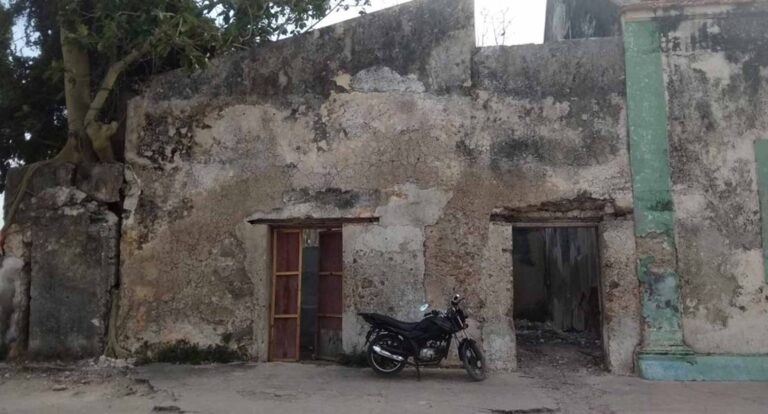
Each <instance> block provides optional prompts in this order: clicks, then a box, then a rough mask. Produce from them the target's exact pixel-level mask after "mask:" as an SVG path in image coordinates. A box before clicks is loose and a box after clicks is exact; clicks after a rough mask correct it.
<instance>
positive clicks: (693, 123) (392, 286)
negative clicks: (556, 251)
mask: <svg viewBox="0 0 768 414" xmlns="http://www.w3.org/2000/svg"><path fill="white" fill-rule="evenodd" d="M593 3H595V4H597V3H599V2H593ZM646 3H647V2H642V3H638V4H634V5H628V6H626V7H625V9H624V11H623V13H622V15H623V36H614V37H603V38H592V39H573V40H562V41H552V42H548V43H545V44H543V45H526V46H510V47H490V48H476V47H475V45H474V37H475V34H474V24H473V7H472V2H471V1H469V0H418V1H415V2H412V3H410V4H406V5H403V6H400V7H397V8H393V9H389V10H385V11H382V12H379V13H374V14H371V15H368V16H364V17H361V18H359V19H356V20H353V21H350V22H345V23H341V24H338V25H335V26H332V27H329V28H325V29H321V30H317V31H313V32H311V33H308V34H306V35H303V36H299V37H295V38H291V39H287V40H283V41H280V42H277V43H275V44H271V45H268V46H265V47H261V48H256V49H253V50H251V51H248V52H244V53H241V54H237V55H233V56H229V57H226V58H223V59H220V60H218V61H216V62H214V63H213V64H212V65H211V67H210V68H208V69H207V70H206V71H204V72H202V73H197V74H188V73H185V72H180V71H179V72H173V73H169V74H166V75H164V76H160V77H157V78H156V79H154V81H153V82H151V83H150V84H149V85H147V88H146V92H145V93H144V94H143V95H142V96H140V97H138V98H135V99H133V100H132V101H131V102H130V105H129V116H128V121H127V122H128V125H127V131H126V164H125V174H124V180H125V181H124V184H123V188H122V205H121V208H120V210H121V211H122V217H121V222H120V226H121V228H122V230H121V235H120V237H119V239H120V241H119V243H120V252H119V258H120V266H119V289H116V292H118V293H119V294H118V295H115V296H114V298H115V301H114V302H110V301H107V302H105V303H110V304H111V315H112V323H111V324H110V325H109V327H110V329H111V335H110V339H112V344H113V345H114V348H115V350H116V351H117V352H118V353H122V354H125V355H128V354H137V353H141V352H145V351H147V350H152V349H153V348H155V347H158V346H161V345H162V344H168V343H173V342H174V341H176V340H180V339H184V340H188V341H190V342H192V343H196V344H200V345H213V344H222V345H225V346H227V347H230V348H232V349H237V350H239V351H241V352H242V353H243V354H245V355H248V357H249V358H252V359H254V360H267V359H269V355H270V335H271V329H270V326H271V324H272V323H273V322H272V319H271V317H272V315H273V314H275V313H276V312H275V310H274V302H275V300H276V299H275V298H276V296H275V293H274V290H275V286H273V285H274V283H273V280H276V279H275V277H276V276H275V274H276V272H275V268H274V267H273V266H274V264H273V261H274V260H276V257H277V256H276V251H275V250H274V246H273V243H274V239H273V235H272V231H273V230H274V229H278V228H310V227H313V228H314V227H318V226H320V227H322V226H325V227H328V226H332V227H334V228H340V229H341V233H342V240H343V247H342V260H343V285H342V286H343V287H342V288H341V295H340V296H341V300H342V301H343V306H342V313H341V314H340V316H342V318H341V319H342V321H341V344H342V347H343V349H344V351H345V352H349V353H352V352H357V351H359V350H361V348H362V342H363V340H364V333H365V327H364V326H363V324H362V320H360V319H359V318H358V317H357V316H356V313H357V312H361V311H378V312H385V313H390V314H393V315H395V316H398V317H401V318H406V319H412V318H416V317H418V316H419V312H418V311H417V309H418V305H419V304H421V303H423V302H429V303H432V304H433V305H434V306H438V307H442V306H443V305H444V304H445V302H446V301H447V299H448V298H449V297H450V295H451V294H453V293H454V292H459V293H462V294H464V295H465V296H466V297H467V298H468V299H469V300H468V306H469V313H470V315H472V324H471V329H472V330H473V331H474V332H475V334H476V336H478V338H479V339H480V340H481V341H482V345H483V348H484V349H485V352H486V354H487V358H488V361H489V363H490V364H491V365H492V366H493V367H494V368H498V369H513V368H514V367H515V364H516V361H515V329H514V324H513V323H512V309H513V304H512V299H513V292H512V289H513V272H514V269H513V265H512V264H513V260H512V250H513V249H514V245H513V242H512V241H513V232H514V229H515V228H517V227H518V226H521V225H523V224H526V225H530V224H531V223H535V224H538V225H540V226H547V225H561V226H562V225H574V226H576V225H578V226H590V227H593V228H595V229H596V232H597V233H596V234H597V243H596V244H597V246H598V248H599V254H598V257H599V292H600V303H601V313H602V315H603V316H602V321H601V325H602V326H601V332H602V338H603V346H604V349H605V353H606V362H607V365H608V367H609V369H610V370H611V371H613V372H616V373H632V372H639V373H640V374H642V375H644V376H646V377H649V378H681V379H710V378H724V379H739V378H742V379H759V378H768V357H765V356H763V355H766V354H768V334H766V332H768V329H766V318H765V316H766V313H767V312H768V292H766V291H765V283H766V278H765V270H764V269H765V268H766V267H765V264H764V254H765V249H764V247H763V242H762V240H764V238H765V237H766V234H765V233H766V230H761V229H762V227H761V223H762V222H763V220H762V217H766V214H768V212H765V213H761V204H760V203H759V202H758V200H759V199H761V197H768V196H766V195H765V194H768V189H765V188H764V186H766V185H768V166H765V165H763V163H768V145H765V146H764V144H763V141H761V139H768V115H766V114H767V113H768V112H766V105H768V92H766V91H767V90H768V60H766V59H765V55H766V54H768V29H767V28H766V27H765V25H764V24H762V23H763V22H765V21H766V20H768V7H766V6H765V4H764V3H762V2H757V3H746V4H739V5H715V6H695V5H694V6H689V7H688V8H681V7H680V6H679V5H677V6H676V7H672V8H668V7H666V5H663V4H662V5H658V4H655V3H650V4H646ZM616 7H617V8H618V6H616ZM617 13H618V12H617ZM587 14H589V13H587ZM579 16H581V14H579ZM614 23H615V25H616V27H618V25H619V21H615V22H614ZM574 24H576V23H574ZM606 34H610V35H616V34H620V33H615V32H613V31H610V32H606V33H597V32H594V31H593V32H590V33H589V34H587V35H585V36H589V37H592V36H600V35H606ZM570 37H580V36H578V35H572V36H570ZM763 158H766V159H763ZM766 165H768V164H766ZM762 169H765V171H763V173H762V174H761V171H762ZM764 190H765V191H764ZM763 204H766V203H763ZM762 208H766V207H765V205H762ZM41 234H42V233H41ZM35 237H37V236H34V235H33V237H32V238H33V239H34V238H35ZM32 251H33V252H34V249H33V250H32ZM62 254H63V253H62ZM112 257H114V256H112ZM26 260H27V263H30V259H29V258H26ZM37 266H39V265H37V264H36V263H35V260H34V258H32V259H31V269H32V271H31V272H32V275H33V276H32V288H31V291H32V292H35V291H36V290H35V289H36V288H35V277H34V274H35V272H36V270H35V269H36V268H37ZM28 268H30V266H27V267H25V269H28ZM41 269H45V268H44V267H41ZM277 273H279V272H277ZM0 275H2V273H1V272H0ZM100 280H104V281H105V283H106V284H105V286H106V287H107V288H109V287H111V286H112V285H114V283H113V284H110V283H108V281H109V279H104V278H103V277H102V278H101V279H100ZM100 289H101V288H100ZM100 291H102V290H100ZM17 296H18V295H17ZM21 297H24V295H21ZM34 298H35V297H34V295H33V301H34ZM50 303H56V302H55V301H51V302H50ZM99 303H101V302H99ZM105 306H106V305H102V307H101V308H99V309H102V308H105ZM32 309H33V310H34V306H33V307H32ZM32 313H34V312H32ZM29 320H30V323H34V318H32V317H30V318H29ZM102 320H103V321H104V323H107V322H108V318H106V317H104V318H102ZM0 322H2V321H1V320H0ZM1 332H2V331H0V333H1ZM30 332H34V330H33V329H31V330H30ZM31 347H32V342H30V348H31ZM704 354H707V355H706V356H705V355H704ZM710 354H717V356H711V355H710ZM739 370H741V374H740V373H739V372H738V371H739ZM716 372H719V374H716ZM718 375H719V376H718Z"/></svg>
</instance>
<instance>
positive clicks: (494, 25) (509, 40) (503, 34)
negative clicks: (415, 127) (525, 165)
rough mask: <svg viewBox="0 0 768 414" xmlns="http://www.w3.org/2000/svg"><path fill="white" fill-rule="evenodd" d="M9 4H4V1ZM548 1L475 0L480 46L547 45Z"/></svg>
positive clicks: (384, 0) (387, 0)
mask: <svg viewBox="0 0 768 414" xmlns="http://www.w3.org/2000/svg"><path fill="white" fill-rule="evenodd" d="M0 1H3V2H4V3H5V1H4V0H0ZM408 1H410V0H371V6H370V7H366V8H365V10H366V11H367V12H368V13H372V12H374V11H376V10H381V9H384V8H387V7H392V6H395V5H398V4H401V3H407V2H408ZM359 12H360V8H350V9H349V10H338V11H336V12H334V13H332V14H330V15H329V16H327V17H326V18H325V19H323V21H321V22H320V23H319V24H318V25H317V26H316V27H318V28H320V27H325V26H330V25H332V24H335V23H338V22H341V21H344V20H349V19H353V18H355V17H358V16H359V15H360V14H359ZM545 12H546V0H475V30H476V40H477V45H478V46H494V45H501V44H504V45H520V44H526V43H542V42H543V41H544V16H545ZM14 29H15V30H14V38H16V39H17V41H19V40H21V37H22V36H23V31H22V30H21V28H20V27H15V28H14ZM3 196H4V194H2V193H0V226H2V225H3V211H2V207H3V206H2V204H3Z"/></svg>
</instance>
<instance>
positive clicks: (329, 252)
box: [316, 229, 344, 358]
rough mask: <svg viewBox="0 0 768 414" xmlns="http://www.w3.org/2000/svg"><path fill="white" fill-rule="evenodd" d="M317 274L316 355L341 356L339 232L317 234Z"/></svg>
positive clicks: (322, 356) (340, 247) (341, 266)
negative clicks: (318, 240) (318, 263)
mask: <svg viewBox="0 0 768 414" xmlns="http://www.w3.org/2000/svg"><path fill="white" fill-rule="evenodd" d="M319 244H320V266H319V269H320V272H319V273H318V284H317V290H318V291H317V297H318V303H317V307H318V309H317V311H318V312H317V347H316V349H317V354H318V356H319V357H321V358H334V357H338V356H339V354H341V352H342V344H341V321H342V312H343V307H344V300H343V294H342V289H343V258H342V239H341V230H339V229H334V230H326V231H322V232H320V243H319Z"/></svg>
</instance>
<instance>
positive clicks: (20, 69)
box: [0, 3, 66, 192]
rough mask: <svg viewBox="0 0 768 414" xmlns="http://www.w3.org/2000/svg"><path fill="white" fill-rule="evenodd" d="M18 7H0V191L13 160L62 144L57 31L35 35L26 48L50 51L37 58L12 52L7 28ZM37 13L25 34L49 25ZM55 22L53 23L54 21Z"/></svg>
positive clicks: (18, 13) (46, 152) (36, 155)
mask: <svg viewBox="0 0 768 414" xmlns="http://www.w3.org/2000/svg"><path fill="white" fill-rule="evenodd" d="M21 16H22V15H21V11H20V10H19V9H18V8H8V7H4V6H3V4H2V3H0V161H1V162H0V192H2V191H4V187H5V175H6V173H7V171H8V169H9V168H11V167H12V166H13V165H15V164H16V163H17V162H18V161H21V162H25V161H27V162H32V161H37V160H40V159H46V158H49V157H51V156H52V155H54V154H55V153H56V152H58V150H59V148H61V146H62V145H63V144H64V142H65V141H66V117H65V112H64V96H63V90H64V85H63V83H62V81H61V79H59V78H56V77H55V76H52V70H51V68H52V67H53V66H54V62H56V61H57V60H58V59H60V57H61V51H60V49H59V48H60V46H59V38H58V32H51V33H48V32H47V31H45V32H40V33H39V35H37V36H34V37H31V39H30V40H29V42H27V44H28V45H29V46H30V47H33V48H38V49H43V48H45V49H46V50H50V51H51V52H49V53H46V54H40V55H38V56H33V57H32V56H24V55H23V54H21V53H17V51H16V50H15V45H14V38H13V30H12V27H13V25H14V23H15V22H16V21H18V19H21ZM47 19H51V16H49V15H47V14H46V13H42V12H41V13H39V14H38V17H37V18H36V19H35V20H34V21H32V22H30V24H29V25H28V27H27V28H28V32H34V33H37V32H38V31H37V30H36V28H37V27H43V26H45V25H47V24H50V23H51V22H50V21H48V20H47ZM54 20H55V19H54Z"/></svg>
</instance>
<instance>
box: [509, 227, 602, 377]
mask: <svg viewBox="0 0 768 414" xmlns="http://www.w3.org/2000/svg"><path fill="white" fill-rule="evenodd" d="M600 222H601V220H591V219H586V220H581V221H580V220H556V221H555V220H553V221H546V220H543V221H533V220H531V221H519V222H518V221H513V222H512V223H510V224H511V225H512V231H513V232H514V231H515V229H521V228H522V229H543V228H547V227H549V228H563V227H565V228H569V227H571V228H572V227H583V228H592V229H594V231H595V249H597V251H596V252H595V258H596V259H597V268H596V271H597V274H596V275H595V276H596V277H597V292H598V297H599V298H598V299H599V300H598V303H599V306H600V347H601V348H602V350H603V362H604V363H605V364H606V367H607V366H608V341H606V339H605V331H606V326H605V318H606V315H605V305H604V303H603V301H604V299H603V296H604V295H605V293H604V292H603V275H602V270H603V269H602V267H601V264H602V258H601V254H602V246H601V245H600ZM512 237H513V240H514V234H513V236H512ZM514 249H515V246H514V245H513V246H512V254H514ZM514 272H515V269H514V267H513V268H512V277H513V278H514V277H515V273H514ZM512 289H513V292H512V294H513V295H514V285H513V287H512ZM512 318H513V323H514V314H513V316H512Z"/></svg>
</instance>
